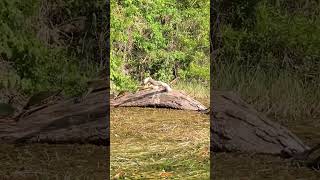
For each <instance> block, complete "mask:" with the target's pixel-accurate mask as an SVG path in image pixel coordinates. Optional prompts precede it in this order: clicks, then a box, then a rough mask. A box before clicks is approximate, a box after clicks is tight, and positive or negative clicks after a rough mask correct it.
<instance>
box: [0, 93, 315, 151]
mask: <svg viewBox="0 0 320 180" xmlns="http://www.w3.org/2000/svg"><path fill="white" fill-rule="evenodd" d="M108 93H109V92H108V90H103V91H97V92H94V93H91V94H89V95H88V96H87V97H86V98H85V99H84V100H83V101H81V102H80V103H74V99H69V100H65V101H60V102H58V103H56V104H53V105H50V106H48V107H45V108H42V109H40V110H38V111H35V112H32V113H31V114H28V113H27V114H28V115H27V116H25V117H23V119H21V120H20V121H18V122H17V123H15V122H11V123H8V122H1V121H0V141H1V142H3V143H19V142H22V143H33V142H47V143H94V144H103V145H106V144H108V143H109V134H108V133H107V132H108V129H109V127H108V123H107V122H108V121H109V120H108V119H107V111H108V110H109V106H108V97H107V94H108ZM211 100H212V102H213V103H212V104H213V105H214V106H213V108H211V120H212V123H211V140H212V141H211V142H212V143H211V146H212V148H213V150H214V151H241V152H254V153H267V154H275V155H279V154H283V153H284V152H285V153H287V154H289V155H292V154H294V153H299V152H303V151H305V150H308V149H309V147H308V146H306V145H305V144H304V143H303V142H302V141H301V140H300V139H299V138H298V137H296V136H295V135H294V134H292V133H291V132H290V131H289V130H288V129H286V128H285V127H283V126H281V125H280V124H277V123H275V122H272V121H271V120H269V119H268V118H267V117H266V116H264V115H262V114H260V113H258V112H257V111H256V110H254V109H253V107H252V106H250V105H248V104H247V103H245V102H244V101H243V100H241V99H240V98H239V97H238V96H236V95H234V94H233V93H229V92H220V91H216V92H215V93H214V95H213V96H212V99H211ZM110 105H111V106H115V107H121V106H123V107H126V106H138V107H150V106H151V107H163V108H175V109H184V110H195V111H202V110H205V109H206V107H205V106H203V105H202V104H201V103H200V102H198V101H196V100H194V99H192V98H190V97H189V96H187V95H186V94H184V93H182V92H180V91H175V90H173V91H170V92H165V91H163V90H151V91H147V90H144V91H139V92H137V93H134V94H129V95H125V96H122V97H119V98H117V99H113V100H111V101H110Z"/></svg>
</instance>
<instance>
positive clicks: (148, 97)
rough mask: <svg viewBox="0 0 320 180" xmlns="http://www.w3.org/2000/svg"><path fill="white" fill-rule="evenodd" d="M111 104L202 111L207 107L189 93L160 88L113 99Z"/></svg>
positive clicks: (115, 105)
mask: <svg viewBox="0 0 320 180" xmlns="http://www.w3.org/2000/svg"><path fill="white" fill-rule="evenodd" d="M110 106H114V107H130V106H131V107H155V108H171V109H180V110H192V111H202V110H206V109H207V108H206V107H205V106H204V105H202V104H201V103H200V102H199V101H197V100H195V99H193V98H191V97H189V96H188V95H187V94H185V93H183V92H181V91H176V90H172V91H170V92H166V91H165V89H160V90H142V91H138V92H136V93H134V94H128V95H125V96H121V97H118V98H116V99H112V100H111V101H110Z"/></svg>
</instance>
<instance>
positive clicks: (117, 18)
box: [111, 0, 209, 87]
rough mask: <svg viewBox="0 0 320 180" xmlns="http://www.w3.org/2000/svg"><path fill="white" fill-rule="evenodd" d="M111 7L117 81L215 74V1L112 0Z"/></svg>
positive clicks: (112, 43)
mask: <svg viewBox="0 0 320 180" xmlns="http://www.w3.org/2000/svg"><path fill="white" fill-rule="evenodd" d="M111 10H112V12H111V14H112V16H111V64H114V66H112V65H111V80H112V81H114V80H115V78H116V77H117V78H118V79H119V78H120V76H122V77H123V79H127V82H129V81H130V82H134V81H136V80H138V81H141V80H142V78H144V77H145V76H149V75H150V76H152V77H154V78H156V79H159V80H163V81H169V80H172V79H173V78H174V77H175V76H180V77H181V78H196V79H202V80H208V79H209V56H208V55H209V42H208V34H209V1H188V0H185V1H176V0H171V1H164V0H156V1H148V0H144V1H129V0H126V1H121V2H119V1H111ZM116 64H117V66H116ZM124 67H125V68H124ZM124 69H125V70H124ZM129 79H133V80H129ZM119 83H120V81H118V83H117V82H116V85H117V86H120V87H122V85H120V84H119ZM126 84H127V83H126ZM123 85H124V84H123Z"/></svg>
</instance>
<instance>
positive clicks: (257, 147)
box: [211, 91, 310, 157]
mask: <svg viewBox="0 0 320 180" xmlns="http://www.w3.org/2000/svg"><path fill="white" fill-rule="evenodd" d="M211 98H212V99H211V100H212V104H213V108H211V110H212V111H211V148H212V151H217V152H219V151H241V152H250V153H266V154H274V155H286V156H288V157H290V156H293V155H294V154H299V153H302V152H305V151H306V150H309V149H310V148H309V147H308V146H307V145H305V144H304V143H303V142H302V141H301V140H300V139H299V138H298V137H297V136H295V135H294V134H293V133H291V132H290V131H289V130H288V129H287V128H285V127H283V126H281V125H280V124H278V123H275V122H272V121H271V120H269V119H268V118H267V117H266V116H265V115H263V114H261V113H259V112H257V111H256V110H255V109H254V108H253V107H252V106H250V105H249V104H247V103H246V102H244V101H243V100H242V99H241V98H239V96H237V95H235V94H234V93H232V92H222V91H215V92H214V93H213V96H212V97H211Z"/></svg>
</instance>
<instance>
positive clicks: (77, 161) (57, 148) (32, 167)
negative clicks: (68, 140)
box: [0, 144, 109, 180]
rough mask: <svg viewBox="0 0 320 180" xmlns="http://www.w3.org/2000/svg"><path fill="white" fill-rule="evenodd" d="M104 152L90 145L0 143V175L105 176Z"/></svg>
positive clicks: (33, 179)
mask: <svg viewBox="0 0 320 180" xmlns="http://www.w3.org/2000/svg"><path fill="white" fill-rule="evenodd" d="M106 153H107V151H106V147H102V146H101V147H98V146H94V145H46V144H33V145H27V146H20V147H16V146H13V145H1V146H0V162H1V163H0V179H8V180H9V179H10V180H37V179H39V180H46V179H59V180H60V179H61V180H70V179H75V180H76V179H79V180H80V179H81V180H89V179H90V180H91V179H101V180H105V179H106V177H107V174H106V168H109V167H108V164H107V161H106Z"/></svg>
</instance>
